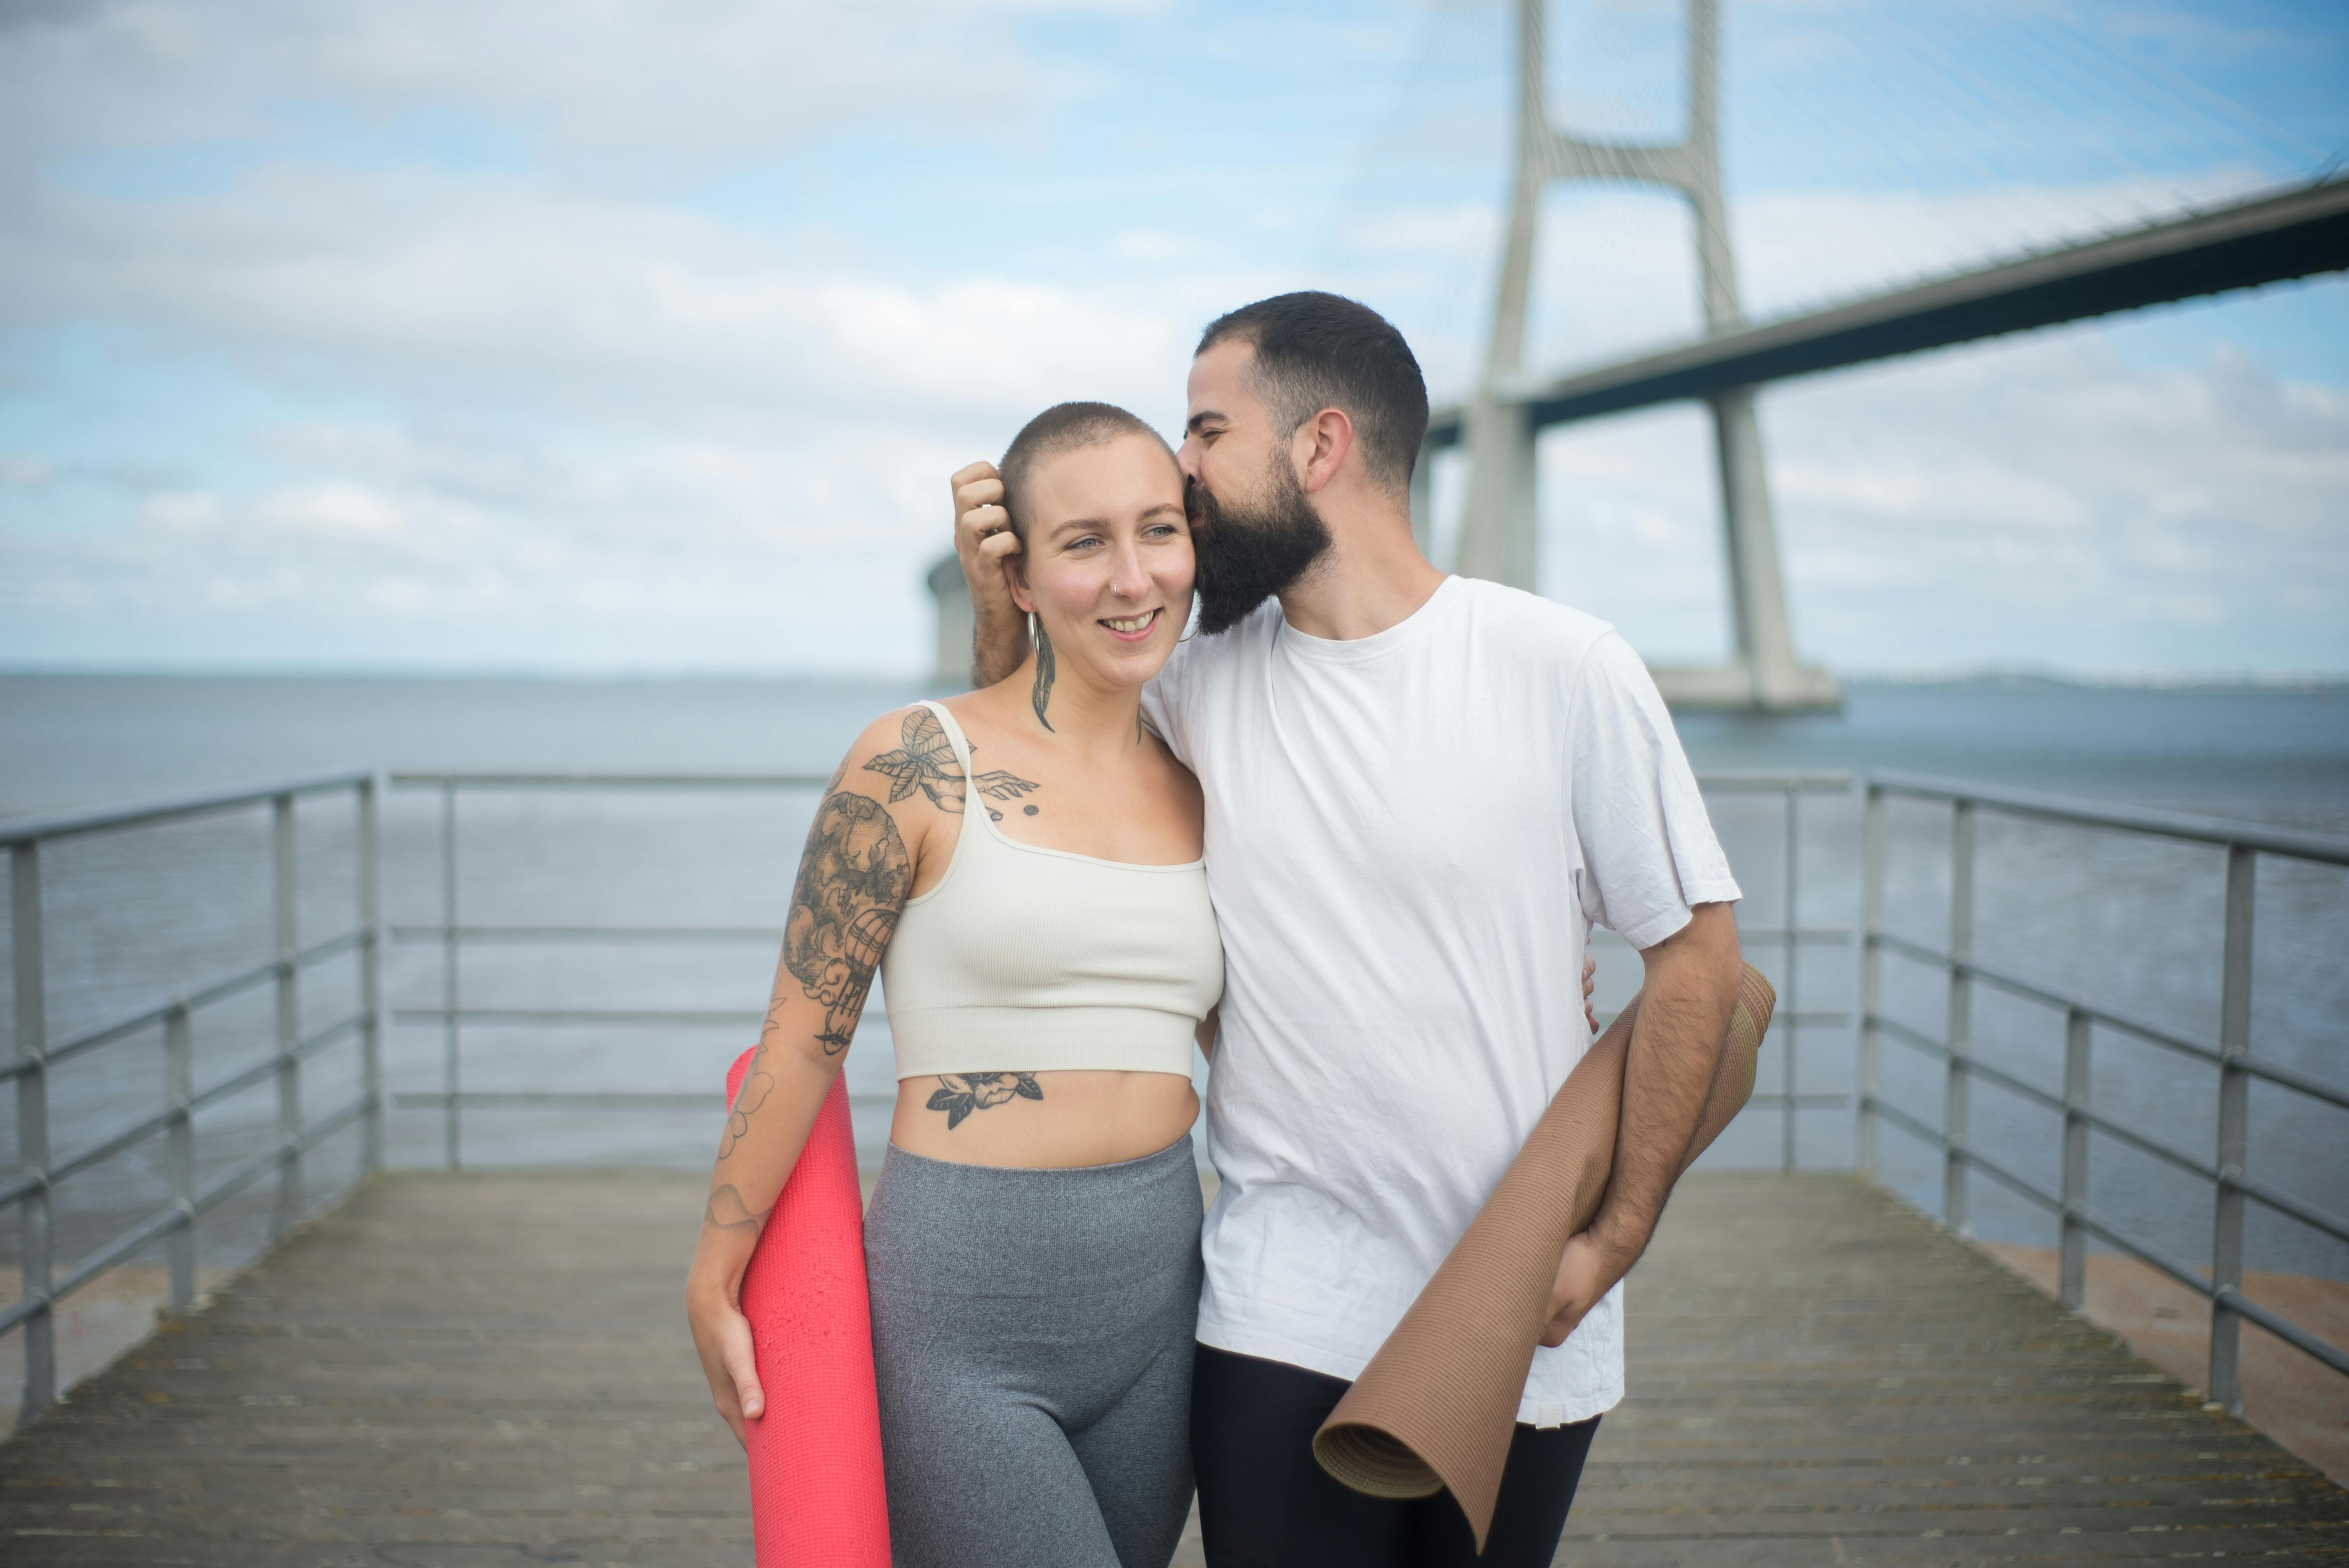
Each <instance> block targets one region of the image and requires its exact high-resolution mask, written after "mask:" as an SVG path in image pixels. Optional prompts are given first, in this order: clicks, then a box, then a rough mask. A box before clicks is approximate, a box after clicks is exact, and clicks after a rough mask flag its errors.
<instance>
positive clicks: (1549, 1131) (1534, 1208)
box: [1313, 964, 1777, 1552]
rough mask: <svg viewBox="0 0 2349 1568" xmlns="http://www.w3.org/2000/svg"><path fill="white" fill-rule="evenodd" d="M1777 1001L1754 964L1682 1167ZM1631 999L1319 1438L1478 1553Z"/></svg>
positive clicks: (1617, 1077) (1328, 1460) (1609, 1091)
mask: <svg viewBox="0 0 2349 1568" xmlns="http://www.w3.org/2000/svg"><path fill="white" fill-rule="evenodd" d="M1776 1004H1777V996H1776V994H1775V992H1773V991H1772V990H1771V988H1770V982H1769V981H1767V980H1765V979H1764V978H1763V977H1762V974H1761V971H1759V970H1757V969H1755V968H1754V966H1753V965H1750V964H1749V965H1746V966H1745V972H1744V975H1742V976H1741V977H1740V979H1739V982H1738V987H1737V1004H1736V1006H1735V1007H1734V1008H1733V1010H1732V1011H1731V1014H1730V1018H1729V1040H1728V1049H1727V1050H1726V1052H1725V1053H1724V1055H1723V1066H1722V1077H1721V1078H1720V1079H1719V1080H1717V1081H1716V1083H1715V1085H1714V1089H1713V1098H1712V1099H1710V1100H1709V1101H1708V1102H1707V1104H1706V1108H1705V1116H1704V1119H1703V1120H1702V1123H1701V1124H1700V1125H1699V1127H1698V1128H1697V1131H1696V1136H1695V1137H1694V1138H1693V1139H1692V1140H1691V1142H1690V1146H1689V1150H1688V1153H1687V1154H1686V1156H1685V1157H1684V1158H1683V1159H1682V1163H1681V1169H1682V1171H1685V1170H1687V1169H1688V1165H1689V1162H1690V1161H1693V1160H1695V1159H1696V1157H1697V1156H1698V1155H1699V1154H1701V1153H1702V1152H1703V1151H1704V1150H1705V1149H1706V1147H1707V1146H1708V1145H1710V1144H1711V1143H1712V1142H1713V1140H1714V1139H1715V1138H1717V1137H1719V1136H1720V1135H1721V1130H1722V1129H1723V1128H1724V1127H1726V1126H1728V1125H1729V1120H1730V1119H1731V1118H1732V1117H1733V1116H1734V1115H1736V1113H1737V1111H1738V1109H1740V1108H1741V1107H1743V1106H1744V1103H1745V1099H1746V1097H1747V1096H1748V1095H1750V1094H1751V1093H1752V1092H1753V1089H1754V1054H1755V1052H1756V1051H1758V1050H1759V1049H1760V1047H1761V1044H1762V1036H1763V1033H1764V1031H1765V1030H1766V1029H1768V1028H1769V1026H1770V1013H1771V1010H1772V1008H1773V1007H1775V1006H1776ZM1639 1005H1640V1003H1639V998H1638V997H1636V996H1635V997H1633V998H1632V1000H1631V1004H1630V1006H1627V1007H1625V1008H1624V1009H1623V1011H1622V1013H1621V1014H1620V1015H1619V1016H1617V1018H1616V1019H1615V1021H1614V1022H1613V1023H1612V1024H1610V1025H1609V1026H1608V1027H1607V1031H1606V1033H1604V1034H1602V1035H1600V1036H1599V1038H1598V1040H1597V1041H1595V1042H1594V1043H1593V1044H1592V1046H1591V1047H1590V1050H1589V1052H1588V1054H1587V1055H1586V1056H1584V1057H1583V1058H1582V1060H1581V1061H1579V1062H1578V1063H1576V1064H1575V1068H1574V1071H1573V1072H1572V1073H1570V1074H1568V1077H1567V1080H1566V1082H1565V1084H1564V1085H1562V1086H1561V1087H1560V1088H1559V1089H1558V1091H1557V1097H1556V1098H1555V1099H1552V1100H1551V1101H1550V1103H1549V1109H1547V1110H1546V1111H1544V1112H1543V1113H1542V1119H1541V1120H1539V1121H1538V1122H1537V1123H1535V1124H1534V1130H1533V1135H1532V1136H1531V1137H1530V1138H1528V1139H1526V1146H1525V1148H1524V1149H1522V1150H1518V1152H1517V1157H1516V1159H1515V1160H1513V1161H1510V1163H1509V1168H1508V1170H1507V1171H1506V1172H1505V1173H1503V1175H1502V1177H1501V1181H1500V1184H1499V1185H1498V1186H1496V1187H1495V1188H1494V1189H1493V1195H1492V1196H1491V1197H1489V1198H1487V1199H1485V1206H1484V1207H1483V1208H1482V1209H1480V1210H1478V1211H1477V1212H1476V1217H1475V1219H1474V1220H1472V1221H1470V1222H1469V1224H1468V1229H1467V1230H1466V1231H1465V1232H1464V1233H1462V1235H1461V1237H1460V1240H1459V1241H1458V1242H1457V1243H1454V1246H1453V1248H1452V1252H1451V1254H1450V1255H1449V1256H1447V1257H1446V1258H1445V1259H1444V1263H1443V1265H1442V1266H1441V1267H1439V1268H1438V1269H1437V1270H1436V1271H1435V1274H1434V1276H1433V1278H1431V1279H1430V1280H1429V1281H1428V1282H1427V1284H1426V1287H1425V1288H1424V1289H1423V1290H1422V1291H1421V1292H1420V1293H1419V1299H1418V1300H1417V1301H1414V1302H1413V1303H1412V1306H1411V1310H1410V1311H1409V1312H1407V1313H1405V1314H1403V1317H1402V1322H1401V1323H1399V1324H1397V1325H1396V1326H1395V1330H1394V1332H1393V1333H1392V1334H1390V1335H1389V1336H1387V1341H1386V1343H1385V1344H1384V1345H1382V1346H1380V1347H1379V1353H1378V1354H1377V1355H1376V1356H1374V1357H1371V1364H1370V1365H1369V1366H1368V1367H1364V1368H1363V1369H1362V1375H1361V1377H1357V1378H1356V1379H1355V1380H1354V1386H1353V1387H1351V1388H1350V1389H1349V1390H1348V1391H1347V1393H1346V1396H1345V1398H1341V1399H1340V1400H1339V1401H1338V1408H1336V1409H1334V1410H1332V1411H1331V1412H1330V1418H1329V1419H1328V1420H1327V1421H1325V1422H1323V1423H1322V1425H1321V1429H1320V1430H1319V1432H1317V1433H1315V1434H1314V1437H1313V1457H1314V1458H1315V1459H1317V1460H1320V1461H1321V1468H1322V1469H1323V1470H1328V1471H1329V1472H1330V1474H1331V1475H1332V1476H1334V1477H1336V1478H1337V1479H1338V1480H1340V1481H1343V1482H1344V1483H1345V1484H1346V1485H1348V1486H1350V1487H1352V1488H1353V1489H1354V1490H1355V1491H1361V1492H1367V1493H1369V1494H1370V1495H1371V1496H1372V1497H1392V1498H1417V1497H1432V1496H1433V1495H1434V1494H1435V1493H1436V1492H1438V1491H1446V1490H1448V1491H1450V1492H1451V1493H1452V1496H1453V1499H1454V1501H1456V1502H1458V1503H1459V1505H1460V1511H1462V1512H1463V1513H1464V1514H1466V1515H1467V1516H1468V1524H1469V1528H1470V1529H1472V1530H1473V1531H1475V1535H1476V1549H1477V1550H1478V1551H1479V1552H1482V1551H1483V1550H1484V1549H1485V1535H1486V1534H1487V1532H1490V1530H1491V1529H1492V1524H1493V1505H1494V1502H1495V1500H1496V1499H1497V1497H1498V1496H1499V1493H1500V1490H1501V1470H1502V1467H1503V1466H1504V1465H1505V1464H1506V1462H1507V1460H1508V1457H1509V1439H1510V1437H1511V1434H1512V1432H1513V1430H1514V1429H1515V1428H1516V1419H1517V1404H1518V1401H1519V1400H1520V1399H1521V1398H1523V1397H1524V1393H1525V1387H1526V1373H1527V1372H1529V1371H1530V1370H1531V1369H1532V1367H1533V1359H1534V1346H1536V1345H1537V1343H1538V1342H1539V1340H1540V1337H1541V1331H1542V1326H1543V1325H1544V1324H1545V1323H1547V1321H1548V1319H1549V1299H1550V1291H1551V1289H1552V1288H1553V1286H1554V1285H1555V1284H1556V1283H1557V1264H1558V1259H1559V1258H1560V1257H1561V1256H1562V1255H1563V1254H1564V1253H1565V1251H1566V1243H1567V1239H1568V1237H1569V1236H1572V1235H1573V1234H1574V1233H1576V1232H1578V1231H1580V1230H1582V1229H1583V1228H1584V1227H1585V1226H1587V1225H1588V1224H1589V1223H1590V1221H1591V1219H1592V1217H1593V1216H1594V1215H1596V1214H1597V1213H1598V1212H1599V1200H1600V1199H1601V1198H1602V1197H1603V1196H1604V1195H1605V1193H1606V1191H1607V1180H1608V1176H1609V1172H1610V1171H1612V1169H1613V1167H1614V1158H1615V1129H1616V1124H1617V1122H1618V1120H1619V1119H1620V1116H1621V1113H1622V1104H1623V1066H1624V1062H1625V1060H1626V1059H1627V1056H1628V1053H1629V1051H1630V1043H1631V1024H1632V1018H1633V1016H1634V1014H1635V1012H1636V1011H1637V1009H1638V1007H1639Z"/></svg>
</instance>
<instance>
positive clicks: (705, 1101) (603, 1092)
mask: <svg viewBox="0 0 2349 1568" xmlns="http://www.w3.org/2000/svg"><path fill="white" fill-rule="evenodd" d="M457 1099H459V1101H460V1102H461V1103H462V1104H464V1105H465V1106H467V1107H468V1108H471V1109H484V1110H699V1111H716V1110H723V1109H726V1097H725V1095H723V1094H721V1093H720V1092H719V1091H718V1090H717V1089H714V1088H713V1089H677V1090H671V1091H667V1092H664V1091H661V1090H658V1089H580V1090H571V1091H564V1090H555V1089H525V1090H517V1091H512V1092H507V1091H501V1090H496V1089H477V1088H475V1089H466V1090H464V1091H463V1092H461V1093H460V1094H459V1095H458V1096H457ZM391 1103H392V1108H393V1109H396V1110H441V1109H446V1108H447V1106H448V1104H449V1097H448V1096H447V1095H445V1094H429V1093H428V1094H396V1095H394V1096H392V1097H391ZM848 1103H849V1104H851V1105H861V1106H866V1107H873V1106H886V1105H895V1104H896V1103H897V1097H896V1096H895V1095H894V1094H852V1095H850V1096H849V1097H848Z"/></svg>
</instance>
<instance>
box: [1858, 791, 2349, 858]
mask: <svg viewBox="0 0 2349 1568" xmlns="http://www.w3.org/2000/svg"><path fill="white" fill-rule="evenodd" d="M1868 788H1869V789H1871V790H1873V791H1877V792H1879V793H1882V794H1887V795H1907V796H1911V797H1914V798H1916V799H1926V800H1949V801H1958V800H1964V801H1970V802H1971V803H1972V804H1974V805H1977V806H1989V807H1992V808H1993V809H1995V810H1999V811H2001V812H2003V813H2004V814H2006V815H2007V816H2010V817H2029V818H2033V819H2034V820H2039V821H2043V822H2066V823H2070V824H2073V825H2075V826H2077V827H2084V828H2117V829H2121V830H2127V831H2128V832H2132V833H2152V834H2156V835H2158V836H2159V837H2161V838H2165V839H2180V840H2184V841H2189V842H2192V843H2199V844H2217V845H2220V846H2221V847H2226V846H2230V845H2240V846H2241V847H2243V848H2244V849H2247V850H2257V851H2261V852H2262V853H2265V854H2271V855H2289V856H2291V857H2292V859H2294V860H2302V861H2322V862H2323V863H2325V864H2327V865H2336V866H2349V837H2344V836H2342V835H2340V834H2336V833H2306V832H2302V831H2300V830H2296V829H2292V828H2273V827H2270V826H2268V825H2267V824H2266V823H2264V822H2239V821H2233V820H2229V819H2227V818H2224V817H2197V816H2192V815H2189V814H2188V813H2187V812H2184V811H2164V810H2157V809H2156V808H2154V807H2150V806H2114V805H2108V804H2106V803H2105V802H2102V801H2095V800H2075V799H2070V798H2069V797H2067V796H2063V795H2045V794H2041V793H2040V792H2038V791H2037V790H2033V789H2005V788H2002V787H2000V786H1994V785H1989V784H1970V783H1967V782H1966V781H1965V780H1963V779H1943V778H1940V776H1938V775H1935V774H1929V773H1902V772H1897V771H1879V772H1875V773H1871V774H1869V775H1868Z"/></svg>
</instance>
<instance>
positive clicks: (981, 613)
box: [947, 462, 1028, 686]
mask: <svg viewBox="0 0 2349 1568" xmlns="http://www.w3.org/2000/svg"><path fill="white" fill-rule="evenodd" d="M947 482H948V485H949V487H950V488H951V489H952V490H953V491H954V510H955V530H954V539H955V558H956V559H957V561H959V562H961V563H962V575H963V581H964V582H965V583H968V584H969V585H970V608H971V621H972V637H971V643H972V648H971V652H972V655H973V666H972V670H971V675H972V677H973V679H974V680H976V681H977V683H978V685H980V686H993V685H994V684H995V683H996V682H997V681H999V680H1001V679H1003V677H1004V676H1008V675H1009V674H1010V673H1011V672H1012V671H1013V670H1016V669H1018V668H1019V661H1020V660H1022V659H1024V658H1026V657H1027V656H1028V626H1027V621H1026V617H1024V616H1023V615H1021V614H1020V613H1019V605H1018V604H1017V603H1014V602H1013V600H1012V597H1011V571H1010V562H1011V558H1012V557H1013V556H1014V555H1017V554H1019V535H1018V534H1016V533H1014V532H1012V531H1011V514H1010V513H1009V512H1008V511H1004V509H1003V476H1002V475H1000V474H999V473H997V472H996V471H995V465H994V464H993V463H989V462H977V463H972V464H971V465H969V466H968V468H962V469H956V470H955V475H954V478H953V479H952V480H948V481H947Z"/></svg>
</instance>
